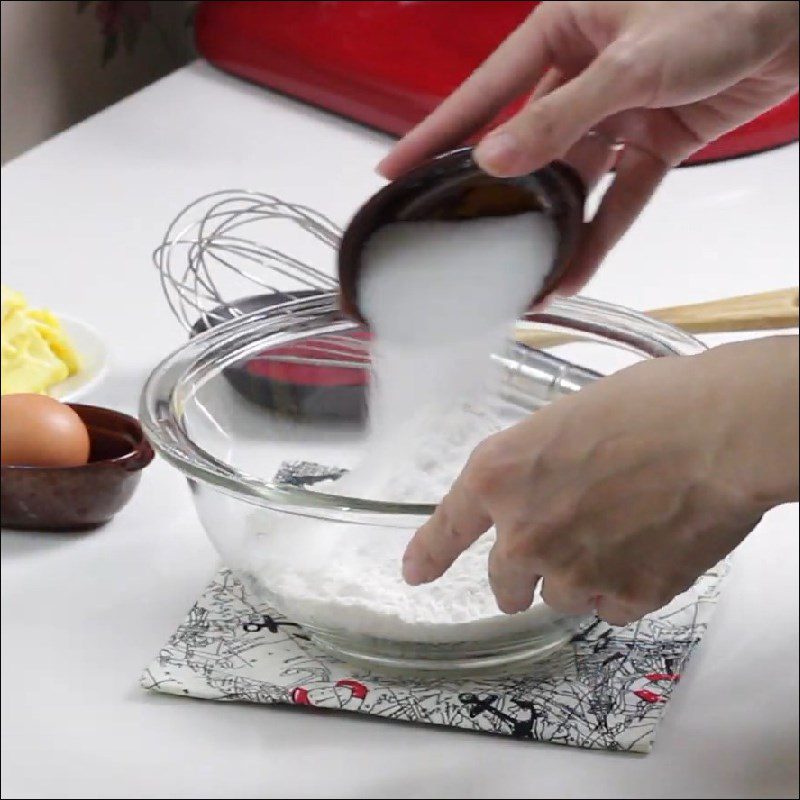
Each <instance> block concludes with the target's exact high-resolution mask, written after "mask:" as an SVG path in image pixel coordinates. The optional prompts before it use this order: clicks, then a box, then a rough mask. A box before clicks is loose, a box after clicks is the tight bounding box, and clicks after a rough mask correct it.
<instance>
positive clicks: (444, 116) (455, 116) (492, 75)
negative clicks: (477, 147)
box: [378, 9, 551, 180]
mask: <svg viewBox="0 0 800 800" xmlns="http://www.w3.org/2000/svg"><path fill="white" fill-rule="evenodd" d="M534 19H535V24H533V20H534ZM545 19H546V14H542V13H541V11H540V10H539V9H537V10H536V11H534V13H533V14H532V15H531V16H530V17H528V19H527V20H526V21H525V22H523V23H522V25H520V26H519V28H517V29H516V30H515V31H514V32H513V33H512V34H511V35H510V36H509V37H508V38H507V39H506V40H505V41H504V42H503V43H502V44H501V45H500V47H498V48H497V50H495V51H494V53H492V55H491V56H489V58H488V59H487V60H486V61H485V62H484V63H483V64H482V66H480V67H479V68H478V69H477V70H476V71H475V72H474V73H473V74H472V75H471V76H470V77H469V78H467V80H466V81H464V83H462V84H461V86H460V87H459V88H458V89H456V90H455V92H453V94H451V95H450V96H449V97H448V98H447V99H446V100H444V102H442V103H441V105H439V106H438V108H436V109H435V110H434V111H433V112H432V113H431V114H430V115H429V116H428V117H427V118H426V119H425V120H423V121H422V122H421V123H420V124H419V125H417V126H416V127H415V128H414V129H413V130H412V131H410V132H409V133H408V134H406V135H405V136H404V137H403V138H402V139H401V140H400V141H399V142H398V143H397V144H396V145H395V146H394V148H393V149H392V151H391V152H390V153H389V155H387V156H386V158H384V159H383V161H381V162H380V164H378V172H379V173H380V174H381V175H383V176H384V177H385V178H388V179H389V180H392V179H394V178H396V177H397V176H398V175H401V174H403V173H404V172H406V171H407V170H408V169H410V168H411V167H413V166H416V165H417V164H418V163H420V162H421V161H424V160H425V159H426V158H429V157H430V156H432V155H435V154H436V153H440V152H442V151H443V150H446V149H448V148H450V147H452V146H454V145H457V144H459V143H461V142H462V141H464V140H465V139H466V138H468V137H469V136H470V135H471V134H473V133H474V132H475V131H477V130H479V129H480V128H482V127H483V126H484V125H486V124H487V123H489V122H491V120H492V119H493V118H494V117H495V116H496V115H497V114H498V113H499V112H500V111H501V110H502V109H503V108H504V107H505V106H506V105H507V104H508V103H509V102H511V100H513V99H515V98H516V97H519V96H520V95H521V94H523V93H525V92H526V91H527V90H529V89H530V87H531V86H533V85H534V84H535V83H537V82H538V81H539V79H540V78H541V76H542V74H543V73H544V71H545V69H546V68H547V65H548V64H549V63H550V61H551V57H550V51H549V47H548V45H547V33H546V29H547V25H546V24H543V22H544V20H545Z"/></svg>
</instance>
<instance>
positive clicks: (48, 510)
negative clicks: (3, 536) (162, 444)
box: [0, 403, 153, 531]
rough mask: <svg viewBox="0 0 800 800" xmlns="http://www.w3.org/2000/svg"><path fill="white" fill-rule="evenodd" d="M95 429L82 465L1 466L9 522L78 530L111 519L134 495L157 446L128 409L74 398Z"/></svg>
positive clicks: (4, 521) (4, 514) (4, 512)
mask: <svg viewBox="0 0 800 800" xmlns="http://www.w3.org/2000/svg"><path fill="white" fill-rule="evenodd" d="M69 405H70V407H71V408H73V409H74V410H75V411H76V412H77V414H78V416H79V417H80V418H81V419H82V420H83V422H84V423H85V425H86V427H87V428H88V429H89V441H90V443H91V450H90V453H89V462H88V463H87V464H84V465H83V466H80V467H15V466H7V465H4V466H2V467H0V470H1V474H0V477H2V482H1V492H0V495H1V498H2V499H1V500H0V509H1V510H2V525H3V527H4V528H16V529H24V530H42V531H78V530H86V529H89V528H95V527H97V526H98V525H102V524H103V523H105V522H108V521H109V520H110V519H111V518H112V517H113V516H114V514H116V513H117V512H118V511H119V510H120V509H121V508H122V507H123V506H124V505H125V504H126V503H127V502H128V501H129V500H130V499H131V497H132V496H133V493H134V491H135V489H136V487H137V485H138V484H139V480H140V478H141V472H142V470H143V469H144V468H145V467H146V466H147V465H148V464H149V463H150V462H151V461H152V460H153V449H152V448H151V447H150V444H149V442H148V441H147V439H145V437H144V433H143V432H142V427H141V425H139V423H138V422H137V421H136V420H135V419H134V418H133V417H129V416H128V415H127V414H121V413H120V412H118V411H111V410H110V409H107V408H99V407H98V406H85V405H76V404H72V403H70V404H69Z"/></svg>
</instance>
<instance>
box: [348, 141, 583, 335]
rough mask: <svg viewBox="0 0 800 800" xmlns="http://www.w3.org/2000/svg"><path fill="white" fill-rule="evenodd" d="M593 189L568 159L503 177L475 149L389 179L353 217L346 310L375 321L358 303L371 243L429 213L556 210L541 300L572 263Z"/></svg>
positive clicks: (448, 216) (462, 216) (454, 216)
mask: <svg viewBox="0 0 800 800" xmlns="http://www.w3.org/2000/svg"><path fill="white" fill-rule="evenodd" d="M585 201H586V189H585V187H584V184H583V181H582V179H581V178H580V176H579V175H578V173H577V172H576V171H575V170H574V169H573V168H572V167H570V166H569V165H568V164H565V163H562V162H560V161H554V162H553V163H551V164H548V165H547V166H544V167H542V168H541V169H538V170H536V171H535V172H532V173H530V174H529V175H522V176H521V177H518V178H496V177H493V176H492V175H489V174H487V173H486V172H484V171H483V170H482V169H480V167H478V165H477V164H476V163H475V161H474V160H473V158H472V148H471V147H465V148H461V149H459V150H452V151H450V152H449V153H444V154H443V155H441V156H438V157H437V158H434V159H431V160H430V161H427V162H425V163H424V164H421V165H420V166H418V167H416V168H415V169H412V170H411V171H410V172H408V173H406V174H405V175H403V176H401V177H400V178H398V179H397V180H394V181H392V182H391V183H389V184H388V185H386V186H384V187H383V188H382V189H381V190H380V191H379V192H377V193H376V194H375V195H373V196H372V197H371V198H370V199H369V200H368V201H367V202H366V203H365V204H364V205H363V206H362V207H361V208H360V209H359V211H357V212H356V215H355V216H354V217H353V219H352V220H351V221H350V224H349V225H348V226H347V228H346V229H345V232H344V235H343V236H342V242H341V245H340V247H339V258H338V272H339V285H340V287H341V288H340V292H341V295H340V305H341V309H342V311H343V312H344V313H345V314H347V315H349V316H351V317H353V318H355V319H357V320H358V321H359V322H361V323H363V324H368V321H367V320H365V319H364V317H363V316H362V314H361V311H360V310H359V308H358V276H359V273H360V272H361V254H362V252H363V249H364V245H365V244H366V243H367V241H368V240H369V238H370V236H372V234H373V233H375V231H376V230H377V229H378V228H380V227H381V226H382V225H386V224H389V223H392V222H411V221H423V220H450V221H457V220H468V219H476V218H479V217H505V216H514V215H517V214H523V213H526V212H530V211H536V212H540V213H542V214H546V215H547V216H548V217H550V218H551V219H552V220H553V221H554V222H555V225H556V229H557V232H558V246H557V249H556V255H555V258H554V260H553V265H552V268H551V270H550V273H549V275H548V277H547V280H546V281H545V283H544V286H543V287H542V291H541V292H540V293H539V296H538V297H532V298H531V304H532V305H533V304H535V303H536V302H537V301H538V300H540V299H542V298H543V297H545V296H546V295H548V294H549V293H550V291H551V290H552V289H553V288H554V287H555V286H556V284H557V283H558V281H559V279H560V278H561V276H562V275H563V274H564V271H565V270H566V269H567V267H568V266H569V261H570V258H571V257H572V254H573V253H574V250H575V245H576V244H577V241H578V237H579V234H580V230H581V227H582V225H583V212H584V204H585Z"/></svg>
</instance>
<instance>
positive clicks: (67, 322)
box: [48, 314, 108, 403]
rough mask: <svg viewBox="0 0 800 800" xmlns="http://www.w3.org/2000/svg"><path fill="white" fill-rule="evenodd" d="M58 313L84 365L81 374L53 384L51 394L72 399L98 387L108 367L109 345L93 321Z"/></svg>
mask: <svg viewBox="0 0 800 800" xmlns="http://www.w3.org/2000/svg"><path fill="white" fill-rule="evenodd" d="M56 316H57V317H58V319H59V320H60V321H61V324H62V325H63V326H64V331H65V332H66V334H67V336H68V337H69V340H70V342H71V343H72V346H73V347H74V348H75V349H76V350H77V351H78V353H79V354H80V358H81V368H80V371H79V372H78V373H77V374H75V375H72V376H70V377H69V378H67V379H66V380H63V381H61V383H57V384H56V385H55V386H52V387H51V388H50V390H49V392H48V394H49V395H50V396H51V397H55V398H57V399H58V400H62V401H64V402H70V403H71V402H74V401H76V400H79V399H81V398H82V397H84V396H85V395H87V394H88V393H89V392H91V391H92V390H93V389H95V388H97V386H98V385H99V384H100V382H101V381H102V380H103V378H104V377H105V375H106V370H107V369H108V349H107V348H106V346H105V344H104V343H103V340H102V338H101V337H100V334H99V333H98V332H97V331H96V330H95V329H94V328H92V327H91V325H87V324H86V323H85V322H81V321H80V320H77V319H73V318H72V317H67V316H63V315H61V314H57V315H56Z"/></svg>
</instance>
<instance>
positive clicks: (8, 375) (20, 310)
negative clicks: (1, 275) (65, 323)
mask: <svg viewBox="0 0 800 800" xmlns="http://www.w3.org/2000/svg"><path fill="white" fill-rule="evenodd" d="M1 294H2V301H1V302H0V305H1V306H2V336H1V337H0V339H1V345H2V346H1V349H2V391H1V392H0V393H2V394H15V393H17V392H36V393H39V394H41V393H45V392H46V391H47V390H48V389H50V388H51V387H52V386H54V385H55V384H57V383H59V382H60V381H63V380H64V379H65V378H67V377H69V376H70V375H74V374H75V373H76V372H77V371H78V370H79V369H80V356H79V355H78V353H77V352H76V350H75V348H74V347H73V346H72V344H71V343H70V341H69V339H68V338H67V336H66V334H65V332H64V329H63V328H62V326H61V323H60V322H59V320H58V319H57V318H56V317H55V316H54V315H53V314H52V313H50V312H49V311H44V310H39V309H32V308H29V307H28V304H27V303H26V301H25V298H24V297H23V296H22V295H21V294H20V293H19V292H15V291H14V290H13V289H8V288H7V287H5V286H3V287H2V290H1Z"/></svg>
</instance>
